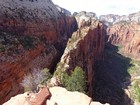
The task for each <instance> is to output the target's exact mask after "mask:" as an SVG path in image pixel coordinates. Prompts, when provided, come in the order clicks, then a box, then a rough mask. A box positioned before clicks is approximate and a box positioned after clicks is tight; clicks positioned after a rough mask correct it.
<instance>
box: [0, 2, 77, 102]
mask: <svg viewBox="0 0 140 105" xmlns="http://www.w3.org/2000/svg"><path fill="white" fill-rule="evenodd" d="M76 29H77V22H76V20H75V18H74V17H71V16H69V17H68V16H66V15H65V14H64V13H62V12H60V11H59V10H58V9H57V8H56V6H55V5H54V4H53V3H52V1H51V0H0V37H1V39H0V47H1V48H2V50H1V51H0V89H1V90H2V91H0V104H2V103H3V102H5V101H6V100H8V99H9V98H10V97H11V96H13V95H16V94H18V93H20V92H22V91H23V89H22V88H21V86H20V84H19V83H20V82H21V80H22V79H23V77H24V76H25V74H27V73H28V72H31V71H32V70H33V69H41V68H44V67H48V68H50V69H52V68H54V65H55V63H56V62H57V60H58V59H59V57H60V56H61V54H62V52H63V50H64V48H65V46H66V43H67V40H68V38H69V37H70V36H71V34H72V32H73V31H75V30H76ZM27 45H31V46H27ZM25 47H26V48H25ZM1 48H0V49H1ZM9 51H10V53H9Z"/></svg>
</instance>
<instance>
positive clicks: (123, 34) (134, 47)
mask: <svg viewBox="0 0 140 105" xmlns="http://www.w3.org/2000/svg"><path fill="white" fill-rule="evenodd" d="M99 20H100V21H103V22H104V24H105V25H107V27H108V28H107V31H106V35H107V38H106V39H107V42H110V43H111V44H114V45H117V46H119V47H121V48H123V51H122V52H123V53H124V54H125V55H128V56H130V57H133V58H137V59H139V58H140V57H139V55H140V44H139V43H140V37H139V33H140V25H139V22H140V12H137V13H133V14H129V15H122V16H119V15H114V14H108V15H101V16H100V18H99Z"/></svg>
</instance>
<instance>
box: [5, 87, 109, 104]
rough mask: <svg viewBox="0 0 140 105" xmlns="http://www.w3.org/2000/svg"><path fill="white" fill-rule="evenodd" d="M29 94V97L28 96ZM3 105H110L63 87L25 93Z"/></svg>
mask: <svg viewBox="0 0 140 105" xmlns="http://www.w3.org/2000/svg"><path fill="white" fill-rule="evenodd" d="M27 94H28V95H27ZM3 105H109V104H101V103H100V102H94V101H92V99H91V98H90V97H88V96H87V95H85V94H83V93H80V92H77V91H75V92H71V91H67V90H66V89H65V88H62V87H52V88H50V89H49V90H48V89H47V88H43V89H41V90H40V91H39V92H38V93H36V94H35V93H24V94H19V95H17V96H15V97H12V98H11V99H10V100H9V101H7V102H6V103H4V104H3Z"/></svg>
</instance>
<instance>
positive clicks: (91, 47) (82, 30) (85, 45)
mask: <svg viewBox="0 0 140 105" xmlns="http://www.w3.org/2000/svg"><path fill="white" fill-rule="evenodd" d="M80 14H81V13H79V14H77V17H76V19H77V22H78V24H79V25H78V27H79V29H78V30H77V31H76V32H74V33H73V34H72V37H71V38H70V39H69V41H68V43H67V47H66V49H65V51H64V54H63V56H62V57H61V60H60V62H59V65H58V66H57V68H56V72H58V73H59V72H60V73H61V71H65V72H68V73H69V72H71V70H73V69H74V68H75V67H76V66H80V67H81V68H82V69H83V70H84V71H85V73H86V78H87V90H88V95H89V96H91V97H92V94H93V84H94V82H93V81H94V71H95V69H96V68H95V62H96V61H100V60H103V58H104V54H103V53H104V34H105V29H104V25H103V24H102V23H100V22H99V21H98V20H96V19H95V17H94V15H93V17H89V16H87V14H89V13H86V12H85V14H84V15H83V14H82V15H80ZM91 14H92V13H91ZM83 17H84V18H83ZM91 42H92V43H91ZM59 75H61V74H59Z"/></svg>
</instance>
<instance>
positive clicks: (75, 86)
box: [62, 66, 86, 93]
mask: <svg viewBox="0 0 140 105" xmlns="http://www.w3.org/2000/svg"><path fill="white" fill-rule="evenodd" d="M62 84H63V85H64V87H65V88H66V89H67V90H69V91H79V92H83V93H85V92H86V91H85V90H86V79H85V73H84V71H83V69H82V68H81V67H78V66H77V67H75V69H74V71H73V72H72V73H71V75H70V76H69V75H68V74H67V73H63V76H62Z"/></svg>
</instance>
